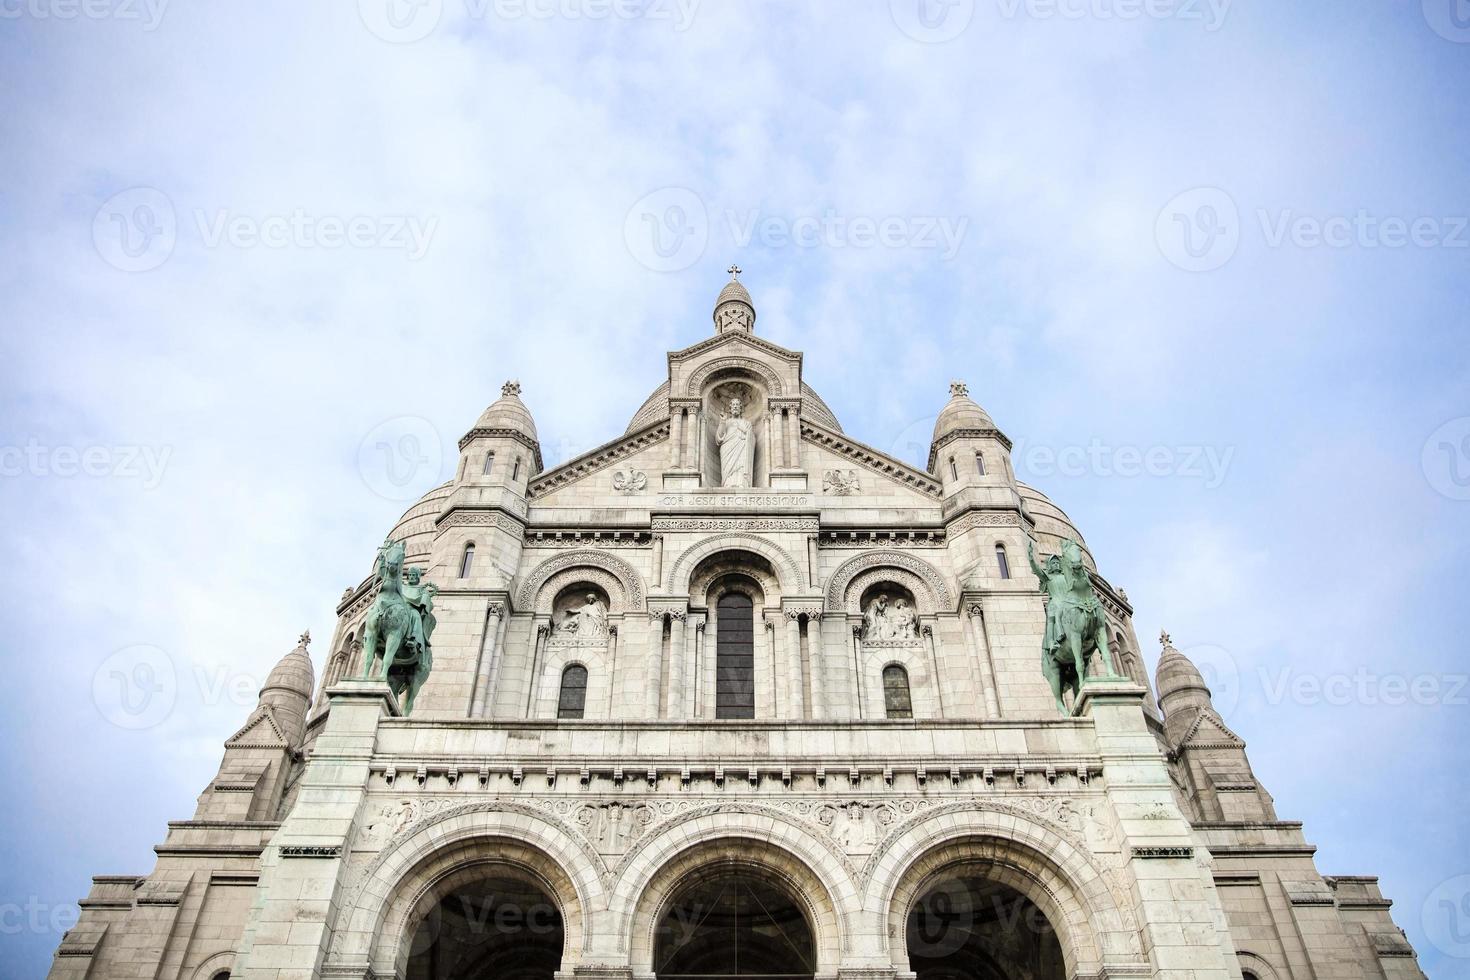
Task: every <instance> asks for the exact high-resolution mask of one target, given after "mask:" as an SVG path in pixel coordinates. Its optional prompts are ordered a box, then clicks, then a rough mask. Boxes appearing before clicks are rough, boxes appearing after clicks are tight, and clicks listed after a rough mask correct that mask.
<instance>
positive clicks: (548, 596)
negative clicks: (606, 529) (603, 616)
mask: <svg viewBox="0 0 1470 980" xmlns="http://www.w3.org/2000/svg"><path fill="white" fill-rule="evenodd" d="M573 569H577V570H579V571H581V572H583V573H584V577H586V578H587V579H589V580H590V581H593V582H596V583H597V584H598V585H600V586H602V587H603V588H604V589H605V590H606V591H607V594H608V597H609V598H610V599H611V600H612V602H613V608H614V611H616V612H627V611H629V610H637V609H642V608H643V576H641V575H639V574H638V570H637V569H636V568H634V567H633V566H632V565H630V564H628V563H627V562H625V561H623V560H622V559H621V558H618V557H617V556H616V555H610V554H608V553H607V552H605V551H591V550H585V551H569V552H567V553H566V554H564V555H557V556H556V557H555V558H548V559H546V560H545V561H543V562H542V563H541V564H539V565H537V566H536V568H535V569H534V570H532V572H531V574H530V575H528V576H526V579H525V581H524V582H522V583H521V587H520V589H519V590H518V591H517V592H516V607H517V608H518V609H523V610H524V609H531V608H533V605H534V608H535V610H536V611H537V612H540V613H550V612H551V602H552V600H553V599H554V598H555V597H556V593H555V590H552V589H548V588H546V585H547V583H548V582H550V580H551V579H552V577H553V576H556V575H558V574H559V573H561V572H565V571H570V570H573ZM597 569H600V570H601V571H602V572H603V573H605V577H604V576H599V575H597V574H596V572H595V571H594V570H597ZM566 577H567V578H575V577H576V576H575V575H571V576H566Z"/></svg>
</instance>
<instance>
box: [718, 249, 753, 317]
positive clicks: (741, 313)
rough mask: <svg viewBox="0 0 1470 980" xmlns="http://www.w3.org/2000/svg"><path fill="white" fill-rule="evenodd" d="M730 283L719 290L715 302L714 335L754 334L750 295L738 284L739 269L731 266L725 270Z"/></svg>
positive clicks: (736, 266)
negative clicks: (728, 274)
mask: <svg viewBox="0 0 1470 980" xmlns="http://www.w3.org/2000/svg"><path fill="white" fill-rule="evenodd" d="M727 271H728V272H729V273H730V281H729V282H727V283H725V288H724V289H722V290H720V295H719V298H718V299H716V300H715V333H717V334H720V333H728V332H730V331H735V332H738V333H755V304H754V303H752V302H751V300H750V293H748V292H746V290H745V287H744V286H742V285H741V284H740V273H741V271H742V270H741V268H740V266H738V265H732V266H730V268H729V269H728V270H727Z"/></svg>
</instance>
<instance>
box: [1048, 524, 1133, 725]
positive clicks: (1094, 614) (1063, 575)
mask: <svg viewBox="0 0 1470 980" xmlns="http://www.w3.org/2000/svg"><path fill="white" fill-rule="evenodd" d="M1026 557H1027V558H1028V559H1029V560H1030V562H1031V570H1032V571H1033V572H1035V573H1036V577H1037V578H1038V579H1040V580H1041V591H1043V592H1045V593H1046V595H1047V602H1046V634H1045V636H1044V638H1043V639H1042V641H1041V672H1042V673H1043V674H1045V675H1046V680H1047V683H1049V684H1050V685H1051V693H1052V694H1053V695H1055V697H1056V699H1057V710H1058V711H1061V712H1063V713H1065V712H1066V711H1067V703H1066V702H1065V701H1064V700H1062V692H1063V691H1071V692H1072V699H1073V701H1075V700H1076V699H1077V695H1078V693H1079V691H1080V690H1081V686H1082V684H1084V683H1085V682H1086V681H1087V677H1088V672H1087V663H1088V658H1089V657H1091V655H1092V654H1093V653H1094V652H1096V653H1097V654H1098V656H1099V657H1100V658H1101V660H1102V669H1103V670H1104V671H1105V672H1106V673H1105V674H1103V675H1102V676H1105V677H1116V676H1118V675H1117V674H1116V672H1115V671H1114V669H1113V655H1112V652H1111V651H1110V650H1109V649H1108V627H1107V619H1106V617H1105V616H1104V615H1103V610H1102V604H1101V603H1100V602H1098V600H1097V596H1096V594H1094V593H1093V591H1092V579H1091V578H1090V577H1089V576H1088V574H1087V566H1086V565H1084V564H1083V562H1082V546H1081V545H1079V544H1078V543H1077V542H1076V541H1073V540H1072V539H1071V538H1066V539H1064V540H1063V541H1062V553H1061V554H1060V555H1051V556H1050V557H1048V558H1047V559H1046V565H1045V566H1044V567H1043V566H1042V565H1041V563H1040V562H1038V561H1037V560H1036V542H1034V541H1031V540H1028V541H1027V542H1026Z"/></svg>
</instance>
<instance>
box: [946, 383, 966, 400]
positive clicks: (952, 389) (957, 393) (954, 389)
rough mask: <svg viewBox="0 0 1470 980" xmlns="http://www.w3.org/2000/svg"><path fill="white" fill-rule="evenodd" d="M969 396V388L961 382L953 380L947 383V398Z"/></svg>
mask: <svg viewBox="0 0 1470 980" xmlns="http://www.w3.org/2000/svg"><path fill="white" fill-rule="evenodd" d="M969 394H970V386H969V385H967V384H965V383H964V382H963V381H959V380H955V381H951V382H950V383H949V396H950V397H951V398H961V397H967V396H968V395H969Z"/></svg>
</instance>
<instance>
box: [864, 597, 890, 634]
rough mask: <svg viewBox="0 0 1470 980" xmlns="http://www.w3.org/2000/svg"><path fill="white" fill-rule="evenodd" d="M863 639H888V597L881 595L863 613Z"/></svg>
mask: <svg viewBox="0 0 1470 980" xmlns="http://www.w3.org/2000/svg"><path fill="white" fill-rule="evenodd" d="M863 624H864V630H863V637H864V638H865V639H869V640H882V639H886V637H885V636H884V634H885V633H886V632H887V630H888V596H887V595H880V596H878V598H876V599H874V600H873V601H872V602H871V603H870V604H869V605H868V611H867V612H865V613H863Z"/></svg>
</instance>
